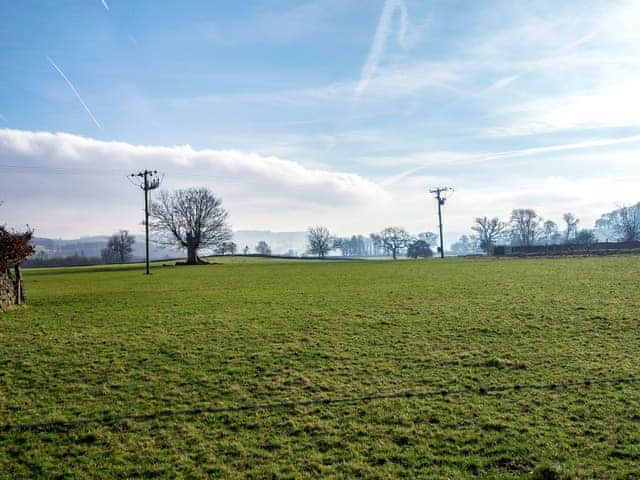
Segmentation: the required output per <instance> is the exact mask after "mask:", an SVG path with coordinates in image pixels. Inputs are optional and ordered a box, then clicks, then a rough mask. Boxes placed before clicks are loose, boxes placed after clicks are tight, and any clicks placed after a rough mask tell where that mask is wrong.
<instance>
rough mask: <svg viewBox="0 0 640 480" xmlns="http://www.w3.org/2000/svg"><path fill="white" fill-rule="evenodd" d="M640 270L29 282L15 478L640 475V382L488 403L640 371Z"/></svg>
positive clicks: (14, 435)
mask: <svg viewBox="0 0 640 480" xmlns="http://www.w3.org/2000/svg"><path fill="white" fill-rule="evenodd" d="M639 273H640V258H638V257H616V258H614V257H609V258H581V259H554V260H545V259H538V260H502V261H495V260H486V259H477V260H462V259H461V260H455V259H450V260H445V261H439V260H432V261H402V262H391V261H379V262H378V261H362V262H305V261H268V260H262V261H258V260H251V261H245V262H242V261H241V260H238V261H232V262H229V263H225V264H220V265H211V266H202V267H175V268H171V267H168V268H156V269H155V270H154V274H153V275H152V276H151V277H145V276H143V275H142V269H141V267H140V266H135V267H126V268H75V269H71V268H67V269H49V270H32V271H28V272H27V273H26V288H27V294H28V301H29V306H28V308H26V309H20V310H14V311H12V312H9V313H6V314H0V478H37V477H41V478H86V477H92V478H128V477H144V478H150V477H166V478H176V477H186V478H207V477H213V478H316V477H326V478H356V477H360V478H400V477H403V476H404V477H418V478H496V479H498V478H500V479H508V478H640V384H637V383H614V384H606V385H592V386H583V387H578V388H556V389H553V388H549V389H538V390H527V389H522V390H508V391H505V392H492V391H490V390H489V391H488V392H486V393H484V394H483V392H482V391H478V389H484V388H486V387H490V386H495V385H523V384H530V383H536V384H547V385H548V384H552V383H557V384H562V383H563V382H569V381H575V380H583V379H599V378H613V377H630V376H636V375H638V374H640V360H639V358H638V353H639V352H640V320H639V319H640V288H639V286H640V282H639V280H640V276H639ZM465 388H471V389H472V390H471V391H469V392H467V393H459V394H449V395H435V396H429V397H427V398H395V399H381V400H374V401H356V402H353V403H344V404H339V403H337V404H323V403H319V404H311V405H303V406H295V407H277V408H266V407H264V408H257V409H255V410H248V411H240V412H237V411H236V412H234V411H227V412H209V413H207V412H203V413H199V414H198V413H196V412H190V413H187V414H180V413H179V412H177V413H176V414H175V415H166V416H161V417H158V418H139V419H132V418H123V417H131V416H132V415H136V414H150V413H154V412H159V411H168V410H173V411H180V410H188V409H205V410H206V409H208V408H217V407H225V406H236V405H254V404H263V403H271V402H277V401H281V400H309V399H335V398H343V397H356V396H364V395H369V394H376V393H382V394H387V393H393V392H403V391H412V392H437V391H439V390H464V389H465ZM107 416H108V417H117V418H113V419H112V420H111V421H109V422H89V423H86V424H78V425H63V424H52V425H50V426H48V427H47V426H40V427H38V428H36V427H33V428H28V426H24V428H22V429H20V428H18V427H19V424H25V423H32V422H46V421H58V420H74V419H78V418H94V417H95V418H100V417H107Z"/></svg>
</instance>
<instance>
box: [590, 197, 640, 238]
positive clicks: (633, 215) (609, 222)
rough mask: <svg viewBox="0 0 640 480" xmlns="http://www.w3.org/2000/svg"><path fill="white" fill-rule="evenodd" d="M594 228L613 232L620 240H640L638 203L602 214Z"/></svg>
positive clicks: (639, 208) (639, 207) (639, 206)
mask: <svg viewBox="0 0 640 480" xmlns="http://www.w3.org/2000/svg"><path fill="white" fill-rule="evenodd" d="M596 228H598V230H600V231H608V232H611V233H613V235H615V236H616V238H617V240H618V241H620V242H632V241H635V240H640V203H639V204H636V205H632V206H624V207H621V208H619V209H617V210H614V211H613V212H609V213H606V214H604V215H602V217H600V219H598V220H597V221H596Z"/></svg>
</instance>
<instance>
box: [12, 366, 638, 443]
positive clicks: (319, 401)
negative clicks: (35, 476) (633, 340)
mask: <svg viewBox="0 0 640 480" xmlns="http://www.w3.org/2000/svg"><path fill="white" fill-rule="evenodd" d="M637 383H640V377H617V378H595V379H584V380H579V381H569V382H558V383H527V384H511V385H486V386H480V387H474V386H468V387H462V388H457V389H440V390H427V391H400V392H390V393H374V394H370V395H362V396H353V397H339V398H315V399H309V400H285V401H279V402H271V403H255V404H244V405H228V406H212V405H206V406H201V407H195V408H190V409H182V410H179V409H176V410H171V409H169V410H160V411H156V412H150V413H141V414H131V415H107V416H101V417H86V418H76V419H72V420H50V421H42V422H26V423H7V424H1V425H0V431H2V432H47V431H56V432H66V431H70V430H73V429H75V428H79V427H82V426H85V425H89V424H98V425H103V426H114V425H117V424H119V423H122V422H126V421H133V422H144V421H150V420H155V419H161V418H167V417H176V416H197V415H204V414H213V415H215V414H223V413H242V412H255V411H263V410H265V411H268V410H275V409H292V408H297V407H309V406H315V405H323V406H333V405H352V404H358V403H367V402H373V401H380V400H393V399H403V398H406V399H426V398H437V397H446V396H450V395H452V396H453V395H498V394H501V393H514V392H522V391H531V390H551V391H552V390H569V389H577V388H589V387H593V386H596V387H597V386H606V385H622V384H637Z"/></svg>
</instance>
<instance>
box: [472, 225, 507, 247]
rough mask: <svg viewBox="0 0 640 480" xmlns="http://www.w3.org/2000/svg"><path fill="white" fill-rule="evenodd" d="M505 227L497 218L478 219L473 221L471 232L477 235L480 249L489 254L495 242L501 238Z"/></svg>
mask: <svg viewBox="0 0 640 480" xmlns="http://www.w3.org/2000/svg"><path fill="white" fill-rule="evenodd" d="M506 228H507V226H506V225H505V223H504V222H501V221H500V220H499V219H498V217H494V218H491V219H490V218H487V217H478V218H476V219H475V220H474V225H473V226H472V227H471V230H473V231H474V232H476V233H477V235H476V238H477V242H478V245H479V246H480V249H481V250H482V251H483V252H485V253H489V254H491V253H492V252H493V247H494V246H495V244H496V241H497V240H498V239H499V238H500V237H501V236H502V234H503V233H504V231H505V230H506Z"/></svg>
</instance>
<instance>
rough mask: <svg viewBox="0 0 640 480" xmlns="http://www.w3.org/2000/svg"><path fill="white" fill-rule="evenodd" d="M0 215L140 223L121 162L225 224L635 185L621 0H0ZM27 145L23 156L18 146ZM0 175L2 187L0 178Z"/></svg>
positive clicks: (361, 226)
mask: <svg viewBox="0 0 640 480" xmlns="http://www.w3.org/2000/svg"><path fill="white" fill-rule="evenodd" d="M0 14H1V15H0V16H1V17H2V19H3V22H2V25H1V26H0V71H1V72H2V75H1V76H0V165H5V167H4V168H2V167H1V166H0V197H2V198H4V200H5V205H4V206H3V207H2V210H0V214H1V216H2V217H1V218H3V219H6V221H7V222H8V223H9V224H11V225H21V224H24V223H29V224H30V225H32V226H34V227H35V228H36V229H37V231H38V233H40V234H42V235H53V236H60V237H73V236H77V235H81V234H95V233H109V232H110V231H112V230H115V229H117V228H123V227H124V228H129V229H131V230H134V231H137V230H139V229H140V226H139V221H140V209H139V205H138V203H139V201H138V200H139V198H138V197H139V192H137V191H136V190H135V189H134V188H132V187H131V186H130V185H129V184H128V183H126V180H124V174H125V172H128V171H130V170H135V169H139V168H145V167H147V168H157V169H160V170H162V171H163V172H164V173H165V174H166V175H165V182H164V185H165V187H167V188H176V187H184V186H191V185H198V186H199V185H205V186H209V187H211V188H213V189H214V190H215V191H217V192H219V193H220V194H221V195H222V196H223V197H224V199H225V203H226V205H227V207H228V208H229V210H231V214H232V217H231V218H232V222H233V225H234V227H235V228H242V229H248V228H251V229H266V228H269V229H272V230H304V229H305V228H306V227H307V226H309V225H312V224H317V223H322V224H326V225H327V226H328V227H329V228H331V229H332V230H334V231H336V232H337V233H352V232H353V233H358V232H361V233H367V232H370V231H377V230H380V229H382V228H383V227H385V226H387V225H402V226H405V227H406V228H408V229H410V230H412V231H423V230H434V229H435V203H434V202H433V201H432V200H431V199H430V198H429V197H428V195H427V194H426V189H427V188H428V187H431V186H435V185H440V184H446V185H452V186H454V187H455V188H456V192H455V195H454V196H453V197H452V198H451V201H450V203H449V204H448V205H447V210H446V218H447V226H448V230H449V231H450V232H452V234H458V233H461V232H465V231H466V230H468V228H469V226H470V225H471V222H472V219H473V218H474V217H475V216H479V215H488V216H501V217H502V218H505V219H506V218H507V216H508V213H509V211H510V210H511V209H512V208H516V207H532V208H536V209H537V210H538V211H539V213H541V214H542V215H543V216H544V217H545V218H549V219H552V220H555V221H558V222H560V219H561V215H562V213H563V212H565V211H573V212H574V213H575V214H576V215H577V216H578V217H580V218H582V225H584V226H589V225H590V224H591V223H593V221H594V220H595V219H596V218H597V217H598V216H599V215H600V214H601V213H603V212H605V211H607V210H611V209H613V208H616V207H617V206H619V205H622V204H627V203H631V202H636V201H638V200H640V198H638V197H639V195H638V193H637V192H638V188H637V185H638V180H640V178H639V177H640V173H638V172H637V170H638V169H637V162H638V159H639V158H640V156H639V155H638V154H639V153H640V113H639V112H640V62H639V60H640V56H639V54H640V2H637V1H612V0H608V1H580V2H578V1H576V2H573V1H563V2H557V1H555V2H552V1H548V2H547V1H534V2H524V1H522V2H520V1H504V2H501V1H487V2H472V1H427V0H423V1H416V0H387V1H382V0H380V1H373V0H369V1H364V0H361V1H355V0H353V1H350V0H308V1H297V2H294V1H284V0H282V1H280V0H274V1H260V2H258V1H242V2H230V1H229V2H227V1H197V2H196V1H192V2H188V1H183V2H162V1H135V2H133V1H124V0H105V1H104V2H102V1H101V0H95V1H93V0H83V1H37V2H36V1H23V0H22V1H15V2H10V1H7V0H0ZM35 166H38V167H41V168H39V169H37V170H36V169H34V168H33V167H35ZM2 192H4V193H2Z"/></svg>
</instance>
